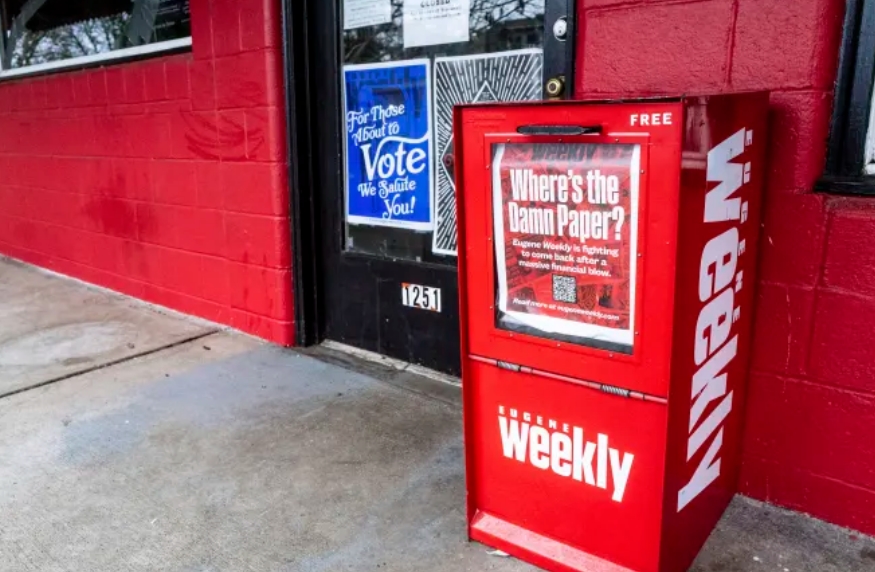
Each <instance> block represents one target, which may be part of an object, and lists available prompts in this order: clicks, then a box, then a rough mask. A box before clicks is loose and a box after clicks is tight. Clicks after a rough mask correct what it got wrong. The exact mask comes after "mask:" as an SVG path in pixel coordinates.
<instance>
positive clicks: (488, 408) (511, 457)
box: [465, 361, 667, 571]
mask: <svg viewBox="0 0 875 572" xmlns="http://www.w3.org/2000/svg"><path fill="white" fill-rule="evenodd" d="M466 374H467V377H466V379H465V383H466V384H468V387H469V392H468V399H469V401H468V404H469V405H470V406H471V407H470V408H469V409H468V412H467V418H466V422H467V423H471V424H473V426H474V429H473V431H472V432H471V433H469V441H468V443H467V447H468V454H469V455H473V456H474V463H473V466H472V470H473V472H472V473H470V474H469V475H468V478H469V483H470V485H469V496H470V499H469V500H470V502H473V503H474V506H475V508H476V511H477V512H478V513H486V514H489V515H492V516H494V517H496V518H499V519H501V520H504V521H506V522H508V523H510V524H513V525H517V526H520V527H523V528H525V529H527V530H529V531H532V532H534V533H536V534H538V535H540V536H543V537H546V538H549V539H552V540H554V541H558V542H560V543H562V544H565V545H568V546H571V547H574V548H576V549H577V550H579V551H583V552H586V553H589V554H592V555H594V556H596V557H598V558H601V559H604V560H608V561H610V562H614V563H618V564H620V565H623V566H626V567H629V568H631V569H633V570H640V571H651V570H652V571H655V570H657V567H658V559H659V558H658V556H659V534H660V530H659V529H660V519H659V513H660V505H661V503H662V482H661V479H660V478H659V475H661V474H662V473H663V462H664V459H663V454H664V452H665V435H666V423H667V409H666V407H665V406H663V405H661V404H656V403H647V402H642V401H630V400H626V399H624V398H621V397H617V396H614V395H607V394H605V393H601V392H599V391H595V390H592V389H587V388H581V387H578V386H576V385H573V384H570V383H567V382H563V381H554V380H550V379H545V378H543V377H538V376H534V375H531V374H525V373H513V372H509V371H506V370H502V369H500V368H498V367H496V366H493V365H488V364H484V363H481V362H473V361H472V362H470V363H469V368H468V370H467V372H466ZM495 535H496V536H499V537H500V535H498V534H495ZM510 538H513V537H510ZM510 538H509V539H510ZM571 569H575V570H583V569H584V568H571Z"/></svg>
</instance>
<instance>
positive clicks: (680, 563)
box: [455, 93, 768, 572]
mask: <svg viewBox="0 0 875 572" xmlns="http://www.w3.org/2000/svg"><path fill="white" fill-rule="evenodd" d="M767 107H768V97H767V95H766V94H763V93H754V94H742V95H725V96H713V97H689V98H674V99H651V100H639V101H623V102H556V103H534V104H503V105H502V104H499V105H466V106H460V107H457V108H456V110H455V137H456V142H457V143H456V144H457V146H456V185H457V192H458V203H457V204H458V207H457V208H458V217H459V281H460V299H461V302H460V303H461V323H462V326H461V327H462V360H463V388H464V389H463V391H464V417H465V449H466V469H467V489H468V497H467V504H468V530H469V535H470V537H471V538H472V539H475V540H478V541H481V542H483V543H485V544H488V545H490V546H494V547H497V548H500V549H502V550H504V551H505V552H508V553H510V554H512V555H514V556H517V557H519V558H522V559H524V560H527V561H529V562H531V563H533V564H536V565H539V566H541V567H543V568H545V569H547V570H554V571H564V572H571V571H575V572H577V571H604V572H607V571H621V570H632V571H636V572H656V571H659V572H674V571H682V570H686V569H687V568H688V566H689V565H690V563H691V562H692V560H693V559H694V557H695V556H696V554H697V552H698V551H699V549H700V548H701V546H702V544H703V543H704V542H705V540H706V539H707V537H708V535H709V534H710V532H711V530H712V529H713V527H714V525H715V524H716V522H717V520H718V519H719V518H720V516H721V515H722V513H723V511H724V509H725V507H726V505H727V504H728V502H729V500H730V499H731V497H732V495H733V494H734V492H735V487H736V481H737V477H738V471H739V455H740V450H739V449H740V441H741V433H742V420H743V407H744V402H745V382H746V379H745V378H746V372H747V362H748V356H749V354H750V345H751V325H752V313H753V303H754V288H755V283H756V276H755V272H756V262H757V245H758V232H759V226H760V222H759V220H760V194H761V190H762V183H763V177H764V168H765V165H764V156H765V149H766V126H767Z"/></svg>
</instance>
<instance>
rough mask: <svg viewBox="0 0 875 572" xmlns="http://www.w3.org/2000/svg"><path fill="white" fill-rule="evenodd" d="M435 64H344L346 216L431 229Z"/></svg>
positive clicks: (350, 219)
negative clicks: (432, 88) (432, 78)
mask: <svg viewBox="0 0 875 572" xmlns="http://www.w3.org/2000/svg"><path fill="white" fill-rule="evenodd" d="M430 66H431V64H430V62H429V60H427V59H421V60H407V61H402V62H391V63H385V64H365V65H350V66H345V67H344V99H345V101H346V107H345V114H346V120H345V125H346V138H345V155H346V219H347V222H349V223H350V224H361V225H376V226H391V227H396V228H407V229H414V230H424V231H425V230H431V229H432V226H433V220H434V217H433V210H434V206H433V204H434V203H433V190H432V189H433V186H434V184H433V168H432V142H431V139H432V137H431V131H432V120H431V67H430Z"/></svg>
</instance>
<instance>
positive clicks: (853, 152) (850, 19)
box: [815, 0, 875, 195]
mask: <svg viewBox="0 0 875 572" xmlns="http://www.w3.org/2000/svg"><path fill="white" fill-rule="evenodd" d="M873 88H875V0H847V5H846V12H845V20H844V26H843V30H842V43H841V50H840V52H839V69H838V77H837V80H836V85H835V101H834V104H833V112H832V121H831V125H830V136H829V146H828V149H827V160H826V170H825V173H824V175H823V177H822V178H821V179H820V180H819V181H818V182H817V184H816V186H815V189H816V190H818V191H821V192H826V193H834V194H842V195H875V175H869V174H867V173H866V165H867V163H866V139H867V136H868V132H869V123H870V117H871V114H872V112H873V101H872V95H873Z"/></svg>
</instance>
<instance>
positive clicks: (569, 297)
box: [553, 274, 577, 304]
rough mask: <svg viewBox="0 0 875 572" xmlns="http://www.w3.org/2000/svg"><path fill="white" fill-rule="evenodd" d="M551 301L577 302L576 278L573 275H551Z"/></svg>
mask: <svg viewBox="0 0 875 572" xmlns="http://www.w3.org/2000/svg"><path fill="white" fill-rule="evenodd" d="M553 301H554V302H563V303H566V304H577V280H576V279H575V278H574V276H562V275H561V274H554V275H553Z"/></svg>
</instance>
